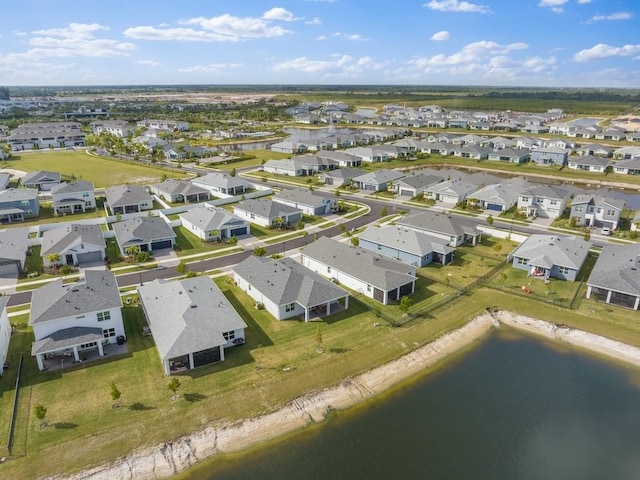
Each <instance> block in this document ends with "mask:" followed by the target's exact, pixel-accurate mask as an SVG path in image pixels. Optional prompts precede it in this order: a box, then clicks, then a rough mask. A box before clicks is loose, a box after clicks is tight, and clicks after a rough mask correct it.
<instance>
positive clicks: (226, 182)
mask: <svg viewBox="0 0 640 480" xmlns="http://www.w3.org/2000/svg"><path fill="white" fill-rule="evenodd" d="M191 181H192V182H194V183H199V184H201V185H207V186H208V187H219V188H236V187H245V188H249V187H251V184H250V183H249V182H247V181H246V180H245V179H243V178H242V177H238V176H235V177H232V176H231V175H230V174H229V173H216V172H213V173H207V174H206V175H203V176H202V177H196V178H194V179H192V180H191Z"/></svg>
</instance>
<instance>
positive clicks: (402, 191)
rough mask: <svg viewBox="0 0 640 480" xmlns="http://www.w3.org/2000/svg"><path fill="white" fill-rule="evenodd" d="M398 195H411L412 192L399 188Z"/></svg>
mask: <svg viewBox="0 0 640 480" xmlns="http://www.w3.org/2000/svg"><path fill="white" fill-rule="evenodd" d="M400 195H402V196H403V197H413V192H412V191H411V190H400Z"/></svg>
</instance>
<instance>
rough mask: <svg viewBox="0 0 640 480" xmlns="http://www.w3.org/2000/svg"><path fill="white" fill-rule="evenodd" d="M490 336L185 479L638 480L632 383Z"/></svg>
mask: <svg viewBox="0 0 640 480" xmlns="http://www.w3.org/2000/svg"><path fill="white" fill-rule="evenodd" d="M556 348H557V347H555V346H554V347H552V346H550V345H548V344H543V343H540V342H538V341H536V340H532V339H529V338H524V337H521V336H519V335H517V334H515V333H512V332H511V333H509V335H508V336H505V334H502V335H500V336H498V335H495V336H493V337H491V338H490V339H488V340H487V341H486V342H485V343H484V344H483V345H482V346H481V347H480V348H478V349H477V350H475V351H473V352H471V353H470V354H468V355H466V356H465V357H464V358H462V359H459V360H457V361H455V362H454V363H452V364H451V365H450V366H448V367H446V368H445V369H442V370H441V371H440V372H438V373H434V374H432V375H430V376H428V377H425V378H422V379H420V380H418V381H416V382H414V383H412V384H411V385H410V386H407V387H404V388H402V389H399V390H398V391H395V392H393V393H392V394H390V395H388V396H386V397H385V398H383V399H378V400H376V401H375V402H373V403H370V404H368V405H366V406H364V407H362V408H357V409H353V410H352V411H349V412H338V413H336V414H335V415H334V416H333V417H332V418H331V419H330V420H329V421H328V422H325V423H324V424H322V425H321V426H314V427H312V428H309V429H307V430H305V431H303V432H301V433H299V434H295V435H292V436H290V437H288V438H287V439H286V440H284V441H280V442H277V443H275V444H270V445H268V446H265V447H262V448H260V449H256V450H253V451H252V452H250V453H248V454H243V455H237V456H232V457H227V458H218V459H214V460H212V461H210V462H208V463H205V464H204V465H201V466H198V467H197V468H195V469H193V470H192V471H190V472H189V473H188V475H186V476H185V477H184V478H188V479H191V480H195V479H198V480H200V479H216V480H217V479H239V478H243V479H254V478H255V479H274V480H275V479H278V480H282V479H305V480H311V479H368V480H374V479H447V480H450V479H465V480H466V479H476V480H477V479H525V480H528V479H536V480H537V479H563V480H564V479H569V480H572V479H576V480H578V479H579V480H585V479H606V480H609V479H630V480H631V479H634V480H636V479H640V388H639V387H638V385H639V383H638V382H639V373H638V371H637V370H634V369H627V368H624V367H619V366H615V365H610V364H608V363H604V362H600V361H599V360H596V359H594V358H592V357H587V356H584V355H582V354H578V353H575V352H569V351H559V350H557V349H556Z"/></svg>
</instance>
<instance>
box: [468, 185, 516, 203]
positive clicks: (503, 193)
mask: <svg viewBox="0 0 640 480" xmlns="http://www.w3.org/2000/svg"><path fill="white" fill-rule="evenodd" d="M519 192H520V189H519V188H517V187H516V186H514V185H513V184H510V183H509V184H502V183H494V184H493V185H487V186H486V187H483V188H481V189H480V190H477V191H476V192H474V193H472V194H471V195H469V197H470V198H473V199H477V200H482V201H484V202H490V203H498V204H504V205H508V206H509V205H513V204H514V203H515V202H516V201H517V200H518V193H519Z"/></svg>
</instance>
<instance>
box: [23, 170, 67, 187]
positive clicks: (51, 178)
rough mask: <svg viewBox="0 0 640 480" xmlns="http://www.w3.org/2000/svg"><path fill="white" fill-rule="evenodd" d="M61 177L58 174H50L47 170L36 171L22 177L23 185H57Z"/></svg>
mask: <svg viewBox="0 0 640 480" xmlns="http://www.w3.org/2000/svg"><path fill="white" fill-rule="evenodd" d="M61 178H62V175H60V172H50V171H48V170H37V171H35V172H29V173H27V174H26V175H25V176H24V177H22V184H23V185H31V184H36V183H57V182H60V179H61Z"/></svg>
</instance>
